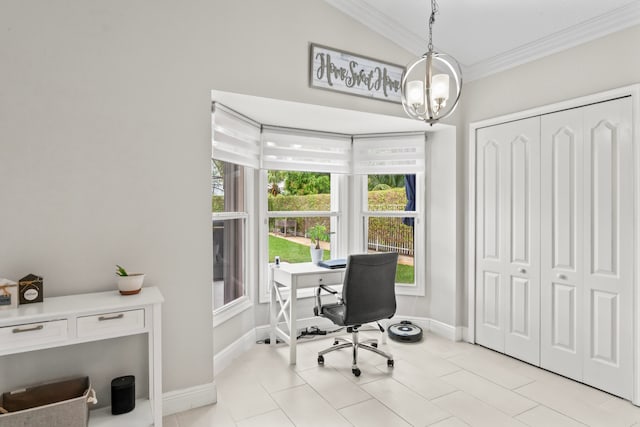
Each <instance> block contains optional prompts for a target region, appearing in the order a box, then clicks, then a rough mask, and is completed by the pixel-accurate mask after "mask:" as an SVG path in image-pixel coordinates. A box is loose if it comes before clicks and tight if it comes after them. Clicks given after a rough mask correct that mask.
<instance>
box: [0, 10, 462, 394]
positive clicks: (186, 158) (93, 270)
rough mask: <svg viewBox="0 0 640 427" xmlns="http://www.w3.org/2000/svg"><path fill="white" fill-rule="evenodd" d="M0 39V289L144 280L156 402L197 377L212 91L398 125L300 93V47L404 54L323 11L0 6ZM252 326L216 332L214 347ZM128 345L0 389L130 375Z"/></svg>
mask: <svg viewBox="0 0 640 427" xmlns="http://www.w3.org/2000/svg"><path fill="white" fill-rule="evenodd" d="M0 32H1V33H0V34H1V37H0V57H1V58H2V79H0V204H1V208H0V276H2V277H8V278H12V279H17V278H20V277H22V276H23V275H25V274H27V273H30V272H33V273H37V274H40V275H42V276H44V278H45V296H47V297H51V296H56V295H66V294H76V293H83V292H93V291H104V290H110V289H114V288H115V277H114V275H113V271H114V264H116V263H119V264H123V265H125V266H126V267H128V268H130V269H133V270H137V271H144V272H145V273H146V274H147V280H146V285H147V286H158V287H159V288H160V289H161V291H162V293H163V294H164V296H165V299H166V302H165V304H164V306H163V316H164V317H163V358H164V360H163V361H164V387H163V388H164V390H165V391H170V390H178V389H182V388H186V387H190V386H194V385H198V384H204V383H208V382H211V381H212V379H213V366H212V358H213V354H214V350H213V349H214V343H213V337H212V335H213V334H212V333H211V322H212V315H211V309H212V304H211V279H212V277H211V255H212V254H211V233H210V227H211V221H210V197H209V196H210V188H209V185H210V183H209V181H210V179H209V178H210V177H209V167H210V166H209V156H210V136H211V129H210V126H211V125H210V90H211V89H218V90H224V91H230V92H239V93H246V94H252V95H258V96H265V97H271V98H279V99H285V100H292V101H299V102H306V103H313V104H320V105H328V106H333V107H340V108H349V109H353V110H360V111H367V112H373V113H383V114H391V115H398V116H403V113H402V111H401V108H400V106H398V105H396V104H391V103H386V102H379V101H372V100H368V99H364V98H359V97H353V96H348V95H341V94H336V93H331V92H327V91H321V90H314V89H310V88H308V86H307V64H308V43H309V42H312V41H313V42H316V43H320V44H324V45H328V46H334V47H337V48H341V49H345V50H349V51H353V52H357V53H359V54H363V55H368V56H372V57H375V58H380V59H383V60H386V61H390V62H394V63H400V64H404V63H406V62H408V61H409V60H410V59H412V56H411V55H409V54H408V53H407V52H405V51H404V50H402V49H401V48H399V47H398V46H396V45H394V44H393V43H391V42H389V41H387V40H385V39H383V38H382V37H381V36H378V35H376V34H374V33H372V32H371V31H370V30H368V29H366V28H365V27H363V26H362V25H360V24H358V23H355V22H354V21H352V20H351V19H350V18H348V17H346V16H345V15H343V14H341V13H340V12H338V11H337V10H335V9H333V8H332V7H330V6H329V5H327V4H326V3H325V2H324V1H321V0H309V1H304V2H301V1H296V0H270V1H268V2H267V1H262V0H237V1H226V0H191V1H189V2H176V1H169V0H137V1H129V0H111V1H96V0H89V1H87V0H64V1H59V2H51V1H46V0H33V1H28V2H27V1H23V0H3V1H2V2H1V4H0ZM454 162H455V159H454ZM259 311H261V312H262V314H260V313H258V314H257V315H258V317H260V318H264V317H265V316H264V308H261V310H259ZM252 316H254V313H253V311H251V312H250V313H249V314H243V315H241V316H240V317H239V318H237V319H233V320H230V321H229V322H226V323H225V324H223V325H221V326H220V330H219V331H218V332H219V336H220V338H219V340H220V342H218V336H216V344H215V348H216V350H219V349H221V348H224V347H225V346H226V345H227V344H228V342H230V341H229V340H231V339H232V338H233V339H235V338H237V337H239V336H241V335H242V334H244V333H245V332H246V331H247V330H250V329H251V328H252V327H253V325H254V324H255V319H251V317H252ZM263 323H264V322H262V321H261V322H260V323H259V324H263ZM133 341H134V342H135V343H134V344H132V343H131V342H130V341H129V340H113V341H109V342H108V343H105V344H104V345H105V346H106V345H108V346H110V347H109V349H110V350H109V351H110V352H109V353H105V355H104V356H103V357H95V358H93V357H92V358H91V359H94V360H89V359H88V358H84V356H83V352H87V354H92V355H93V354H98V355H100V354H99V353H100V352H99V351H95V350H92V349H89V348H87V349H82V347H79V348H75V347H74V348H68V349H60V350H56V351H52V352H39V353H35V354H32V355H29V356H25V357H26V358H19V357H12V358H6V359H3V360H2V370H1V371H0V375H1V378H2V381H0V382H2V384H3V387H5V386H6V387H7V388H10V387H11V386H12V385H13V384H14V383H16V384H18V383H21V381H22V380H25V377H20V376H19V375H14V374H13V373H16V372H19V371H20V369H19V368H20V366H21V365H22V361H26V362H27V363H28V364H29V365H30V366H31V367H32V369H33V370H32V375H31V376H29V380H30V379H31V378H34V379H35V378H40V377H43V378H44V377H46V378H49V377H51V376H54V377H55V376H57V374H58V373H62V372H63V371H64V370H61V371H58V370H57V367H59V366H63V365H64V366H71V365H73V366H74V367H75V368H77V370H78V371H81V372H82V373H88V374H90V375H91V376H92V379H93V381H94V383H97V384H96V385H97V386H98V387H99V388H100V387H104V384H105V383H106V382H108V381H109V380H110V379H111V378H112V377H113V376H115V375H116V374H121V373H134V374H136V375H138V376H139V377H140V378H143V376H144V365H145V363H144V362H145V357H146V354H144V353H145V351H143V350H142V349H144V340H142V339H141V338H140V337H137V338H135V339H134V340H133ZM225 341H228V342H225ZM114 349H115V351H114ZM113 352H115V353H116V354H117V355H118V356H119V357H121V358H122V360H124V362H122V361H120V359H118V361H115V360H114V358H113V356H111V355H112V354H113ZM44 359H47V363H41V362H42V360H44ZM66 364H69V365H66ZM68 369H70V368H68ZM64 372H66V371H64ZM10 373H12V374H10ZM100 383H101V384H100ZM103 402H104V401H103Z"/></svg>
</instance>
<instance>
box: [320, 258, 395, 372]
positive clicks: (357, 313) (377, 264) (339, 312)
mask: <svg viewBox="0 0 640 427" xmlns="http://www.w3.org/2000/svg"><path fill="white" fill-rule="evenodd" d="M397 265H398V254H397V253H395V252H389V253H381V254H364V255H350V256H349V258H348V260H347V270H346V272H345V276H344V283H343V287H342V297H338V303H334V304H326V305H322V300H321V298H320V296H321V292H322V291H323V290H324V291H326V292H329V293H331V294H333V295H337V294H338V292H337V291H336V290H334V289H331V288H330V287H328V286H326V285H320V286H319V287H318V289H317V290H316V306H315V307H314V309H313V311H314V313H315V315H316V316H324V317H326V318H328V319H330V320H331V321H332V322H333V323H335V324H336V325H339V326H346V327H347V332H351V336H352V340H351V341H350V340H347V339H344V338H336V340H335V341H334V343H333V346H332V347H330V348H328V349H326V350H322V351H320V352H318V364H320V365H322V364H324V355H325V354H327V353H329V352H331V351H335V350H340V349H342V348H347V347H351V348H353V365H352V367H351V372H353V375H355V376H356V377H359V376H360V369H359V368H358V348H362V349H365V350H369V351H373V352H374V353H377V354H379V355H381V356H383V357H386V358H387V365H388V366H390V367H393V356H392V355H391V354H388V353H385V352H384V351H382V350H379V349H378V348H377V347H378V344H377V340H365V341H362V342H359V341H358V329H359V328H360V327H361V326H362V325H363V324H365V323H369V322H377V321H378V320H381V319H390V318H391V317H393V315H394V314H395V312H396V292H395V281H396V266H397ZM378 326H379V327H380V324H378ZM380 330H381V331H382V332H384V329H383V328H382V327H380ZM340 341H345V343H344V344H339V342H340ZM369 344H371V345H369Z"/></svg>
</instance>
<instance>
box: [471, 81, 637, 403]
mask: <svg viewBox="0 0 640 427" xmlns="http://www.w3.org/2000/svg"><path fill="white" fill-rule="evenodd" d="M625 96H631V97H632V104H633V113H632V117H633V138H632V140H633V150H634V156H635V163H634V173H635V189H634V191H635V198H636V200H635V213H634V214H635V218H634V228H635V231H634V249H635V251H636V263H635V266H634V279H633V280H634V284H633V292H634V294H633V295H634V304H633V313H634V332H633V339H634V340H635V342H634V343H633V349H634V350H633V398H632V402H633V404H634V405H639V406H640V313H639V311H640V285H639V284H640V262H638V261H637V254H640V84H635V85H631V86H624V87H621V88H616V89H612V90H609V91H606V92H600V93H595V94H591V95H587V96H583V97H580V98H575V99H571V100H567V101H563V102H559V103H555V104H549V105H544V106H541V107H536V108H532V109H529V110H525V111H520V112H517V113H513V114H508V115H505V116H500V117H494V118H491V119H487V120H482V121H479V122H474V123H470V124H469V177H468V179H469V183H468V184H469V186H468V190H469V193H468V199H467V203H468V206H469V209H467V231H468V233H467V239H466V245H467V263H466V268H467V273H468V274H467V276H468V277H467V295H468V299H467V304H468V324H469V325H468V330H467V340H468V342H470V343H473V342H475V276H476V274H475V258H476V253H475V252H476V251H475V245H476V239H475V210H476V171H475V165H476V149H475V147H476V131H477V130H478V129H480V128H483V127H487V126H492V125H496V124H500V123H505V122H509V121H514V120H520V119H524V118H528V117H533V116H538V115H543V114H549V113H553V112H556V111H561V110H565V109H569V108H578V107H581V106H584V105H588V104H593V103H597V102H604V101H608V100H611V99H615V98H620V97H625Z"/></svg>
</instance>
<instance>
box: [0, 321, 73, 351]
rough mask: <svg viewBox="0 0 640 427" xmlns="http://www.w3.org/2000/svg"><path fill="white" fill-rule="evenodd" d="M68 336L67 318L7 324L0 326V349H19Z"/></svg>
mask: <svg viewBox="0 0 640 427" xmlns="http://www.w3.org/2000/svg"><path fill="white" fill-rule="evenodd" d="M67 336H68V328H67V320H66V319H63V320H51V321H48V322H40V323H26V324H23V325H14V326H5V327H3V328H0V350H8V349H12V350H18V349H20V348H24V347H34V346H39V345H42V344H49V343H53V342H56V341H64V340H66V339H67Z"/></svg>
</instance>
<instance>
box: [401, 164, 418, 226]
mask: <svg viewBox="0 0 640 427" xmlns="http://www.w3.org/2000/svg"><path fill="white" fill-rule="evenodd" d="M404 191H405V193H406V194H407V206H405V207H404V210H405V211H415V210H416V176H415V175H405V176H404ZM402 223H403V224H405V225H408V226H410V227H413V218H402Z"/></svg>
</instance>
